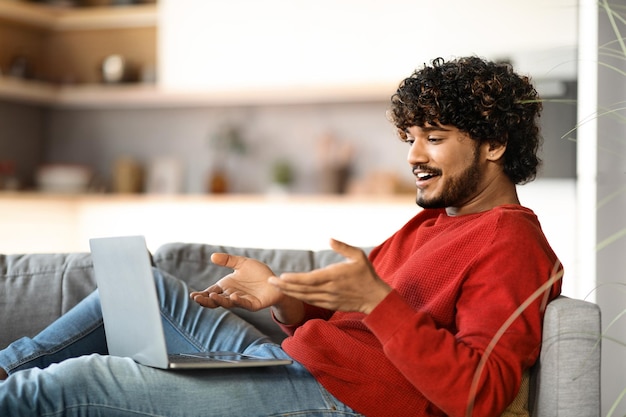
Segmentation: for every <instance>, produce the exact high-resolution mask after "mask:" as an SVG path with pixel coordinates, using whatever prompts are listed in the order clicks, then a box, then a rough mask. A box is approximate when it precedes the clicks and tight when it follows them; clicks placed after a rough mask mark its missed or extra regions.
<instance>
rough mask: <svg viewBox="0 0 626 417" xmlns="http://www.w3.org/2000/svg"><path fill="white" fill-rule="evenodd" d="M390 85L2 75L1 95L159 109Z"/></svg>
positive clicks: (367, 95) (282, 100) (336, 95)
mask: <svg viewBox="0 0 626 417" xmlns="http://www.w3.org/2000/svg"><path fill="white" fill-rule="evenodd" d="M395 88H396V86H395V85H392V84H384V83H381V84H376V85H374V84H370V85H352V86H350V85H342V86H324V87H320V86H314V87H304V88H303V87H297V88H288V87H280V88H272V89H269V88H268V89H256V90H251V89H247V90H241V91H239V90H237V91H234V90H223V91H189V90H187V91H184V90H169V89H165V88H161V87H159V86H158V85H150V84H118V85H105V84H87V85H74V86H61V87H57V86H53V85H50V84H46V83H41V82H31V81H24V80H20V79H14V78H10V77H5V78H1V77H0V99H8V100H12V101H18V102H25V103H31V104H38V105H44V106H48V107H62V108H78V107H80V108H111V107H114V108H120V107H125V108H162V107H204V106H254V105H272V104H275V105H281V104H317V103H349V102H378V101H387V100H388V99H389V97H390V96H391V94H392V93H393V92H394V91H395Z"/></svg>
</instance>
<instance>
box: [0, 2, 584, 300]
mask: <svg viewBox="0 0 626 417" xmlns="http://www.w3.org/2000/svg"><path fill="white" fill-rule="evenodd" d="M577 16H578V6H577V1H575V0H552V1H544V0H532V1H531V0H514V1H506V2H503V1H499V0H479V1H478V0H477V1H469V2H468V1H464V0H453V1H445V2H426V1H415V0H385V1H381V0H377V1H375V0H369V1H363V0H359V1H357V0H341V1H336V0H320V1H316V2H304V1H293V0H263V1H256V0H229V1H206V0H159V1H158V2H155V1H130V0H126V1H120V0H117V1H116V0H108V1H106V0H98V1H94V0H92V1H88V0H74V1H70V0H51V1H20V0H0V70H1V74H2V75H1V76H0V126H1V129H0V185H1V187H2V188H3V190H4V191H3V192H2V193H0V195H1V196H2V200H1V201H0V219H1V220H0V226H1V227H2V230H1V232H2V238H0V253H7V252H12V253H14V252H24V251H26V252H32V251H38V252H41V251H44V252H55V251H70V250H87V240H88V238H89V237H92V236H94V235H110V234H134V233H137V234H144V235H146V237H147V240H148V242H149V244H150V245H151V247H152V248H154V247H156V246H158V245H160V244H162V243H165V242H168V241H173V240H183V241H204V242H209V241H210V242H212V243H222V244H232V245H237V246H244V245H245V246H257V247H275V246H280V247H296V248H312V249H317V248H326V247H327V241H328V238H329V237H331V236H332V237H336V238H343V239H345V240H346V241H348V242H349V243H353V244H355V245H361V246H371V245H375V244H377V243H379V242H381V241H382V240H383V239H385V238H386V237H388V236H389V235H390V234H391V233H392V232H393V231H395V230H396V229H397V228H398V227H399V226H401V225H402V224H404V223H405V222H406V221H407V220H408V218H410V216H412V215H413V214H415V213H416V211H417V210H418V208H417V207H416V205H415V203H414V194H415V190H414V184H413V178H412V175H411V173H410V170H409V167H408V165H407V164H406V153H407V151H408V148H407V146H406V145H405V144H403V143H401V142H400V141H399V140H398V139H397V137H396V135H395V132H394V130H393V128H392V127H391V125H390V123H389V122H388V121H387V119H386V116H385V111H386V109H387V105H388V101H389V98H390V96H391V95H392V94H393V92H394V91H395V88H396V87H397V85H398V83H399V82H400V81H401V80H402V79H403V78H405V77H407V76H409V75H410V74H411V72H412V71H413V70H414V69H415V68H417V67H419V66H421V65H422V64H423V63H424V62H427V61H430V60H431V59H433V58H435V57H437V56H443V57H445V58H450V57H454V56H461V55H468V54H475V55H480V56H484V57H487V58H490V59H496V60H502V61H508V62H511V63H512V64H513V65H515V67H516V68H517V70H518V71H519V72H522V73H525V74H528V75H530V76H531V77H532V78H533V79H534V80H535V81H536V84H537V88H538V90H539V92H540V94H541V95H542V96H543V98H544V99H546V102H545V112H544V114H543V117H542V118H541V124H542V127H543V135H544V137H545V145H544V148H543V151H542V152H543V158H544V160H545V164H544V167H543V171H542V173H541V176H540V180H538V181H537V182H536V183H534V184H531V185H527V186H524V187H521V189H520V192H521V194H522V198H523V202H524V204H526V205H528V206H530V207H532V208H533V209H535V210H536V212H537V213H538V214H539V215H540V217H541V218H542V220H544V224H545V226H546V229H547V232H548V234H549V237H551V238H552V240H553V241H554V244H555V246H556V247H557V252H559V255H560V256H561V257H562V258H563V261H564V262H565V263H566V264H568V265H569V264H573V263H574V258H575V257H574V250H575V248H574V242H575V239H574V236H573V233H574V229H575V227H574V221H575V216H574V210H573V209H572V210H571V211H563V210H559V211H556V210H557V209H558V208H557V207H555V206H554V204H553V202H554V201H555V199H558V201H561V202H567V203H566V204H571V207H573V206H574V204H575V202H574V195H575V178H576V143H575V141H573V140H572V138H573V137H575V135H576V132H570V130H571V129H572V128H573V127H574V126H575V124H576V103H575V102H576V85H577V84H576V80H577V55H576V54H577V45H578V43H577V42H578V39H577V36H578V32H577ZM574 269H575V268H572V269H570V271H572V274H575V271H574ZM570 285H571V292H573V293H576V294H578V293H580V292H581V291H582V290H581V289H580V288H578V287H577V285H578V284H576V282H575V281H571V284H570ZM582 287H583V290H586V289H587V288H586V287H585V285H583V286H582Z"/></svg>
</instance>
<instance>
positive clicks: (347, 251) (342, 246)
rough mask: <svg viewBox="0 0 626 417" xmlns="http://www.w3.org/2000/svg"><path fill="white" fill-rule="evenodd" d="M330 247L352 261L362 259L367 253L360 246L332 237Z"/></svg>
mask: <svg viewBox="0 0 626 417" xmlns="http://www.w3.org/2000/svg"><path fill="white" fill-rule="evenodd" d="M330 248H331V249H332V250H333V251H335V252H337V253H338V254H339V255H341V256H343V257H345V258H347V259H348V260H351V261H355V260H358V259H361V258H362V257H363V256H364V255H365V253H364V252H363V250H361V249H360V248H357V247H355V246H351V245H348V244H347V243H344V242H342V241H340V240H337V239H330Z"/></svg>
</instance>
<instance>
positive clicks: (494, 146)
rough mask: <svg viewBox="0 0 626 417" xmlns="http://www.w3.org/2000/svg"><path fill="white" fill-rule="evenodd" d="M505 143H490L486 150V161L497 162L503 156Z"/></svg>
mask: <svg viewBox="0 0 626 417" xmlns="http://www.w3.org/2000/svg"><path fill="white" fill-rule="evenodd" d="M504 151H506V143H500V142H491V143H490V144H489V146H488V148H487V160H488V161H497V160H499V159H500V158H502V156H503V155H504Z"/></svg>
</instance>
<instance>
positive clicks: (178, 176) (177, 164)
mask: <svg viewBox="0 0 626 417" xmlns="http://www.w3.org/2000/svg"><path fill="white" fill-rule="evenodd" d="M146 192H147V193H149V194H180V193H182V192H183V164H182V163H181V161H180V160H179V159H178V158H176V157H170V156H163V157H159V158H155V159H153V160H152V161H151V162H150V164H149V167H148V178H147V181H146Z"/></svg>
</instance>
